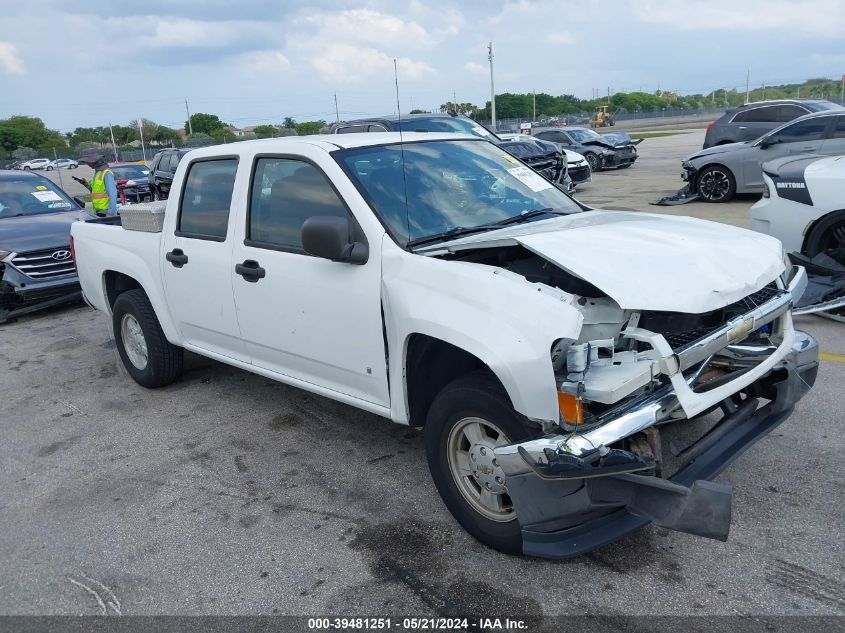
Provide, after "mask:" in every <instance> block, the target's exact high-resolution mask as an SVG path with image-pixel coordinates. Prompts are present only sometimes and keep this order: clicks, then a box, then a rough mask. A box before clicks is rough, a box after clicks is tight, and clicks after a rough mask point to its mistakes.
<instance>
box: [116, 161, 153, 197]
mask: <svg viewBox="0 0 845 633" xmlns="http://www.w3.org/2000/svg"><path fill="white" fill-rule="evenodd" d="M109 169H111V170H112V173H113V174H114V180H115V183H116V184H117V186H118V187H119V188H120V187H122V188H123V191H124V194H125V195H126V201H127V202H142V201H143V200H152V199H153V198H152V193H151V192H150V178H149V176H150V170H149V168H148V167H147V166H146V165H136V164H134V163H111V164H109Z"/></svg>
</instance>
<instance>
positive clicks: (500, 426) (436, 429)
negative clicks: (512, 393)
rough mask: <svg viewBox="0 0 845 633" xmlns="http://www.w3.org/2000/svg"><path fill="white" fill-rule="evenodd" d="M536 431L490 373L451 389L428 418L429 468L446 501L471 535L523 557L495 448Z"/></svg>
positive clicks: (478, 374) (469, 377) (470, 376)
mask: <svg viewBox="0 0 845 633" xmlns="http://www.w3.org/2000/svg"><path fill="white" fill-rule="evenodd" d="M536 433H537V430H536V429H532V428H531V427H530V426H528V424H527V423H526V421H525V419H524V418H523V417H522V416H520V415H519V414H518V413H517V412H516V411H514V409H513V407H512V406H511V404H510V401H509V399H508V396H507V393H505V391H504V389H503V388H502V386H501V384H499V381H498V380H497V379H496V378H495V376H493V374H491V373H490V372H489V371H487V370H484V371H477V372H473V373H471V374H467V375H466V376H462V377H461V378H458V379H456V380H454V381H453V382H451V383H449V384H448V385H446V387H444V388H443V390H442V391H441V392H440V393H439V394H438V395H437V396H436V397H435V399H434V402H433V403H432V405H431V408H430V409H429V412H428V416H427V418H426V423H425V447H426V456H427V458H428V466H429V470H430V471H431V477H432V479H433V480H434V485H435V486H436V487H437V491H438V492H439V493H440V496H441V498H442V499H443V502H444V503H445V504H446V507H447V508H448V509H449V512H451V513H452V516H453V517H455V519H456V520H457V521H458V523H460V524H461V525H462V526H463V528H464V529H465V530H466V531H467V532H469V533H470V534H471V535H472V536H474V537H475V538H476V539H478V540H479V541H481V542H482V543H484V544H485V545H487V546H489V547H492V548H493V549H496V550H498V551H500V552H503V553H505V554H522V527H521V526H520V524H519V520H518V519H517V516H516V512H515V511H514V510H513V506H512V504H511V502H510V497H508V495H507V488H506V487H505V486H504V485H500V484H501V483H502V482H503V480H504V473H502V472H501V469H500V468H499V466H498V464H497V463H496V461H495V459H494V456H493V453H492V448H493V447H494V446H497V445H503V444H509V443H511V442H513V441H518V440H524V439H527V438H529V437H531V436H532V435H536ZM471 438H472V439H471ZM479 467H481V469H479Z"/></svg>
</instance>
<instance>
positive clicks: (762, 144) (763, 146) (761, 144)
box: [760, 141, 771, 149]
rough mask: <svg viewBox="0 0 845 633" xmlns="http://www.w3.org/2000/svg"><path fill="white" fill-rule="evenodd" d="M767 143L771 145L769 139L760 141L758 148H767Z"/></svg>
mask: <svg viewBox="0 0 845 633" xmlns="http://www.w3.org/2000/svg"><path fill="white" fill-rule="evenodd" d="M769 145H771V143H769V141H760V149H769Z"/></svg>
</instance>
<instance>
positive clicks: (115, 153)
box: [109, 121, 120, 163]
mask: <svg viewBox="0 0 845 633" xmlns="http://www.w3.org/2000/svg"><path fill="white" fill-rule="evenodd" d="M109 134H111V149H112V151H113V152H114V162H116V163H117V162H119V161H120V159H119V158H118V157H117V143H115V142H114V130H113V129H112V127H111V121H109Z"/></svg>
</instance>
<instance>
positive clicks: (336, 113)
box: [334, 93, 340, 123]
mask: <svg viewBox="0 0 845 633" xmlns="http://www.w3.org/2000/svg"><path fill="white" fill-rule="evenodd" d="M334 115H335V118H336V119H337V122H338V123H340V110H338V109H337V93H334Z"/></svg>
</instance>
